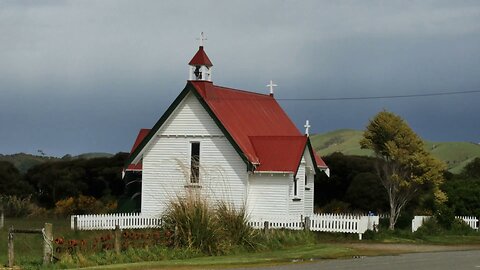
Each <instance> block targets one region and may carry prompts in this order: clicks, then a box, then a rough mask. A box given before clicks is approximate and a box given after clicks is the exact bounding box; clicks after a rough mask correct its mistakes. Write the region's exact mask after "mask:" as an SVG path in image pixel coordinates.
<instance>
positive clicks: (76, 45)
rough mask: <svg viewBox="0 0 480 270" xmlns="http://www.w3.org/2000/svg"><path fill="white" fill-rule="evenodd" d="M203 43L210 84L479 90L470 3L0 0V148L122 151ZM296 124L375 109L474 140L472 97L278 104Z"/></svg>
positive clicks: (323, 122)
mask: <svg viewBox="0 0 480 270" xmlns="http://www.w3.org/2000/svg"><path fill="white" fill-rule="evenodd" d="M201 31H204V32H205V33H206V35H207V39H208V40H207V41H206V42H205V50H206V52H207V53H208V55H209V57H210V59H211V60H212V62H213V64H214V70H213V82H214V83H215V84H217V85H222V86H228V87H233V88H239V89H246V90H251V91H256V92H264V93H267V91H268V90H267V88H266V87H265V85H266V84H267V83H268V81H269V80H271V79H272V80H274V82H275V83H276V84H278V85H279V86H278V87H277V88H276V90H275V96H276V97H277V98H278V99H283V98H286V99H288V98H336V97H365V96H388V95H411V94H425V93H437V92H456V91H477V90H480V2H479V1H424V0H422V1H398V2H395V1H318V0H311V1H280V0H271V1H267V0H264V1H220V0H218V1H208V0H204V1H153V0H152V1H143V0H142V1H109V0H102V1H86V0H82V1H55V0H51V1H36V0H31V1H18V0H12V1H8V0H0V124H1V128H0V153H3V154H11V153H16V152H27V153H36V152H37V150H38V149H41V150H43V151H44V152H45V153H46V154H47V155H56V156H62V155H65V154H73V155H76V154H80V153H84V152H110V153H116V152H119V151H128V150H129V149H130V148H131V146H132V143H133V141H134V139H135V136H136V134H137V132H138V130H139V129H140V128H150V127H152V126H153V124H154V123H155V122H156V121H157V120H158V119H159V118H160V116H161V115H162V114H163V113H164V111H165V110H166V108H167V106H168V105H169V104H170V103H171V102H172V101H173V99H174V98H175V97H176V96H177V95H178V94H179V93H180V91H181V90H182V89H183V87H184V86H185V83H186V80H187V79H188V69H187V63H188V61H189V60H190V59H191V57H192V56H193V54H194V53H195V52H196V50H197V49H198V41H197V40H196V38H197V37H198V36H199V33H200V32H201ZM279 102H280V104H281V105H282V106H283V108H284V109H285V110H286V111H287V113H288V114H289V115H290V116H291V118H292V120H293V121H294V122H295V123H296V124H297V126H298V127H299V128H301V129H302V130H303V127H302V126H303V124H304V122H305V120H306V119H309V120H310V123H311V124H312V129H311V130H312V131H313V132H314V133H318V132H326V131H331V130H334V129H339V128H353V129H363V128H364V127H365V126H366V125H367V123H368V121H369V119H370V118H372V117H373V116H374V115H375V114H376V113H377V112H379V111H380V110H382V109H387V110H390V111H393V112H395V113H397V114H399V115H400V116H402V117H403V118H404V119H405V120H406V121H407V122H408V123H409V124H410V125H411V127H412V128H413V129H414V130H415V131H416V132H417V133H418V134H419V135H420V136H422V137H423V138H425V139H429V140H436V141H473V142H480V93H473V94H464V95H452V96H435V97H418V98H403V99H376V100H350V101H279Z"/></svg>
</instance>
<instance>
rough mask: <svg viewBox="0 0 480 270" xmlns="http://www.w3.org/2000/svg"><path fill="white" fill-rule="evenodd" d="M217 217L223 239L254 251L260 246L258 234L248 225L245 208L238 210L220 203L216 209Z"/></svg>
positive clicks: (227, 204) (233, 244)
mask: <svg viewBox="0 0 480 270" xmlns="http://www.w3.org/2000/svg"><path fill="white" fill-rule="evenodd" d="M215 217H216V220H217V224H218V225H219V229H220V231H221V235H222V236H223V237H222V238H223V239H227V240H229V241H230V244H231V245H232V246H239V247H242V248H246V249H247V250H252V249H255V247H256V246H257V245H258V243H257V241H258V237H257V236H258V233H257V231H255V230H254V229H253V228H252V227H251V226H250V225H248V216H247V214H246V212H245V207H241V208H240V209H238V210H237V209H236V208H235V206H234V205H232V204H229V203H226V202H225V201H220V202H218V204H217V206H216V209H215Z"/></svg>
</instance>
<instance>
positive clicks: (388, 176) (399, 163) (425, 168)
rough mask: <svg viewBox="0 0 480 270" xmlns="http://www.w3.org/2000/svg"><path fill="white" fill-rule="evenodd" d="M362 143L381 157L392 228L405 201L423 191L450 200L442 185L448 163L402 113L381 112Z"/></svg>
mask: <svg viewBox="0 0 480 270" xmlns="http://www.w3.org/2000/svg"><path fill="white" fill-rule="evenodd" d="M360 145H361V147H362V148H365V149H371V150H373V151H374V153H375V155H376V156H377V158H378V162H377V164H376V171H377V174H378V176H379V177H380V180H381V182H382V185H383V187H384V188H385V189H386V191H387V194H388V200H389V204H390V226H389V229H390V230H393V229H394V228H395V223H396V222H397V219H398V217H399V215H400V213H401V211H402V209H403V208H404V207H405V205H406V204H407V203H408V202H409V201H410V200H411V199H412V198H414V197H415V196H418V195H419V194H420V192H421V191H425V190H429V191H431V192H433V193H434V196H435V200H436V201H437V202H438V203H443V202H444V201H445V200H446V196H445V194H444V193H443V192H442V191H441V190H440V188H439V187H440V185H441V184H442V183H443V171H444V170H445V165H444V164H443V163H442V162H441V161H438V160H437V159H435V158H434V157H433V156H432V155H431V154H430V153H428V152H427V151H426V150H425V148H424V144H423V141H422V139H420V137H418V135H417V134H416V133H415V132H414V131H413V130H412V129H411V128H410V127H409V126H408V124H407V123H406V122H405V121H404V120H403V119H402V118H401V117H400V116H398V115H395V114H394V113H391V112H388V111H382V112H379V113H378V114H377V115H376V116H375V117H374V118H373V119H372V120H371V121H370V123H369V124H368V126H367V128H366V130H365V132H364V134H363V139H362V140H361V141H360Z"/></svg>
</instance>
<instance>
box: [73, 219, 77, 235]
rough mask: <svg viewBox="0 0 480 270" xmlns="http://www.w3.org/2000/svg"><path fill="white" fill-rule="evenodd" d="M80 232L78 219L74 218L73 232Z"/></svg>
mask: <svg viewBox="0 0 480 270" xmlns="http://www.w3.org/2000/svg"><path fill="white" fill-rule="evenodd" d="M77 230H78V217H77V216H74V217H73V231H74V232H76V231H77Z"/></svg>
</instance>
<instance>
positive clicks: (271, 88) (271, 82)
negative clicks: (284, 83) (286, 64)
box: [267, 80, 278, 96]
mask: <svg viewBox="0 0 480 270" xmlns="http://www.w3.org/2000/svg"><path fill="white" fill-rule="evenodd" d="M275 86H278V85H276V84H274V83H273V81H272V80H270V84H267V87H269V88H270V96H273V87H275Z"/></svg>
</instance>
